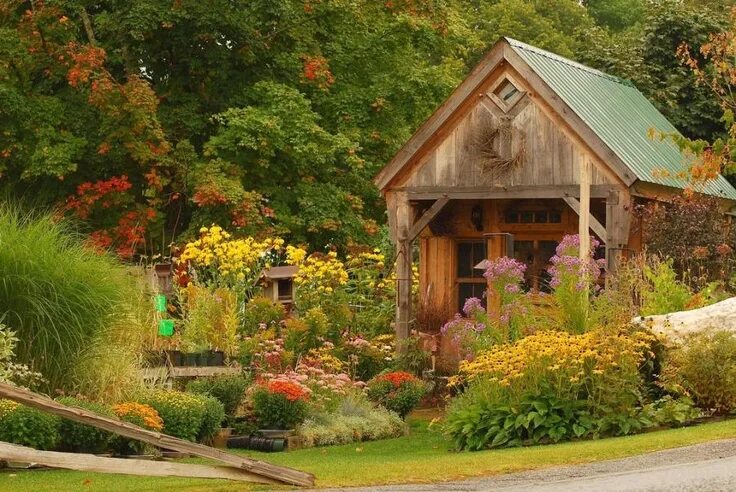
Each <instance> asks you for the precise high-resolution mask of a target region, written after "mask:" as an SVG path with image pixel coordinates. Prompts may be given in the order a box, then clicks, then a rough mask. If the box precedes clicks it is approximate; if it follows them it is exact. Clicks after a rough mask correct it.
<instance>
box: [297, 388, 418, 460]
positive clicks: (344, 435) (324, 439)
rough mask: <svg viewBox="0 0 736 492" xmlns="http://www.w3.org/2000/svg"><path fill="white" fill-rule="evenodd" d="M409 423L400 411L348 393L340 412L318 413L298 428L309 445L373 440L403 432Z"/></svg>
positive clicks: (396, 435) (395, 435)
mask: <svg viewBox="0 0 736 492" xmlns="http://www.w3.org/2000/svg"><path fill="white" fill-rule="evenodd" d="M405 428H406V424H405V423H404V421H403V420H402V419H401V417H399V416H398V415H397V414H396V413H394V412H391V411H389V410H386V409H385V408H383V407H376V406H375V405H373V404H371V403H370V402H369V401H367V400H366V399H365V397H359V396H357V395H353V394H351V395H348V396H347V397H346V398H345V400H344V402H343V403H342V404H341V405H340V407H339V408H338V410H337V411H336V412H332V413H327V414H321V415H316V416H314V417H310V418H309V419H307V420H305V421H304V423H303V424H302V425H300V426H299V427H298V434H299V435H300V436H301V437H302V439H303V444H304V446H305V447H312V446H331V445H335V444H348V443H351V442H355V441H373V440H379V439H388V438H391V437H398V436H401V435H403V433H404V431H405Z"/></svg>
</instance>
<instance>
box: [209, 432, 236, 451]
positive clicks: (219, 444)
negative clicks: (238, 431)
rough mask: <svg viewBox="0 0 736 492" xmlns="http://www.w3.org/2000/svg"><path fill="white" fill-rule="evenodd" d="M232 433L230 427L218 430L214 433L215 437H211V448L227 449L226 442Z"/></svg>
mask: <svg viewBox="0 0 736 492" xmlns="http://www.w3.org/2000/svg"><path fill="white" fill-rule="evenodd" d="M232 433H233V429H232V428H231V427H223V428H222V429H218V431H217V432H215V435H214V436H212V446H213V447H216V448H221V449H225V448H227V440H228V439H229V438H230V436H231V435H232Z"/></svg>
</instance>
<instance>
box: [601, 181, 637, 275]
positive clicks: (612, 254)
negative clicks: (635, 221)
mask: <svg viewBox="0 0 736 492" xmlns="http://www.w3.org/2000/svg"><path fill="white" fill-rule="evenodd" d="M630 231H631V194H630V192H629V191H628V190H626V191H618V192H615V191H614V192H611V193H610V195H609V196H608V198H607V199H606V260H607V262H608V271H609V272H615V271H616V268H617V266H618V264H619V263H620V262H621V257H622V255H623V251H624V250H625V249H626V247H627V246H628V244H629V233H630Z"/></svg>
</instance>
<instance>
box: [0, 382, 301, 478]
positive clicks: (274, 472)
mask: <svg viewBox="0 0 736 492" xmlns="http://www.w3.org/2000/svg"><path fill="white" fill-rule="evenodd" d="M0 397H4V398H8V399H10V400H13V401H16V402H18V403H22V404H24V405H27V406H29V407H33V408H37V409H39V410H41V411H44V412H48V413H51V414H54V415H58V416H60V417H64V418H67V419H69V420H73V421H75V422H80V423H82V424H87V425H90V426H92V427H96V428H98V429H103V430H106V431H110V432H113V433H115V434H119V435H121V436H123V437H128V438H130V439H136V440H138V441H142V442H146V443H148V444H152V445H154V446H158V447H159V448H163V449H171V450H173V451H181V452H182V453H191V454H193V455H196V456H199V457H202V458H210V459H213V460H217V461H221V462H223V463H227V464H228V465H230V466H234V467H236V468H240V469H243V470H247V471H248V472H250V473H252V474H254V475H258V476H260V477H263V478H265V479H269V480H271V481H272V482H274V483H285V484H289V485H302V486H312V485H314V475H312V474H310V473H305V472H303V471H299V470H294V469H292V468H287V467H283V466H277V465H272V464H270V463H266V462H264V461H258V460H253V459H250V458H245V457H242V456H236V455H234V454H230V453H226V452H224V451H220V450H219V449H215V448H211V447H209V446H204V445H202V444H197V443H193V442H189V441H185V440H183V439H179V438H177V437H173V436H169V435H166V434H161V433H160V432H154V431H150V430H148V429H143V428H141V427H138V426H137V425H133V424H131V423H128V422H122V421H120V420H117V419H114V418H110V417H104V416H102V415H97V414H96V413H93V412H90V411H89V410H84V409H81V408H76V407H68V406H66V405H62V404H61V403H59V402H57V401H54V400H52V399H51V398H48V397H46V396H43V395H39V394H36V393H33V392H31V391H28V390H24V389H21V388H17V387H15V386H11V385H9V384H6V383H0Z"/></svg>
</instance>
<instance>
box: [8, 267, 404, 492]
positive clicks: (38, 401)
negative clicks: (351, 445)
mask: <svg viewBox="0 0 736 492" xmlns="http://www.w3.org/2000/svg"><path fill="white" fill-rule="evenodd" d="M410 268H411V267H410ZM0 397H3V398H7V399H9V400H13V401H16V402H18V403H22V404H23V405H27V406H29V407H33V408H37V409H38V410H41V411H43V412H47V413H51V414H53V415H58V416H59V417H64V418H66V419H69V420H73V421H74V422H79V423H82V424H86V425H90V426H92V427H96V428H98V429H103V430H106V431H110V432H113V433H115V434H119V435H121V436H123V437H128V438H130V439H136V440H138V441H142V442H145V443H148V444H152V445H154V446H157V447H159V448H163V449H171V450H173V451H180V452H182V453H190V454H193V455H196V456H199V457H202V458H210V459H213V460H216V461H220V462H223V463H226V464H228V465H230V466H234V467H236V468H238V469H242V470H245V471H247V472H249V473H252V474H254V475H258V476H260V477H263V479H264V480H270V481H272V482H278V483H284V484H289V485H302V486H312V485H314V475H312V474H310V473H305V472H302V471H299V470H294V469H292V468H286V467H283V466H277V465H272V464H270V463H266V462H264V461H258V460H253V459H250V458H246V457H242V456H236V455H234V454H230V453H226V452H224V451H220V450H219V449H215V448H211V447H209V446H204V445H202V444H197V443H193V442H189V441H185V440H183V439H179V438H177V437H173V436H168V435H166V434H161V433H159V432H154V431H150V430H148V429H143V428H142V427H138V426H137V425H133V424H131V423H128V422H123V421H120V420H117V419H114V418H110V417H104V416H102V415H97V414H96V413H94V412H90V411H89V410H84V409H81V408H76V407H68V406H66V405H62V404H61V403H59V402H57V401H55V400H52V399H51V398H48V397H46V396H43V395H39V394H36V393H33V392H31V391H28V390H25V389H21V388H17V387H15V386H11V385H9V384H6V383H0Z"/></svg>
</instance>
